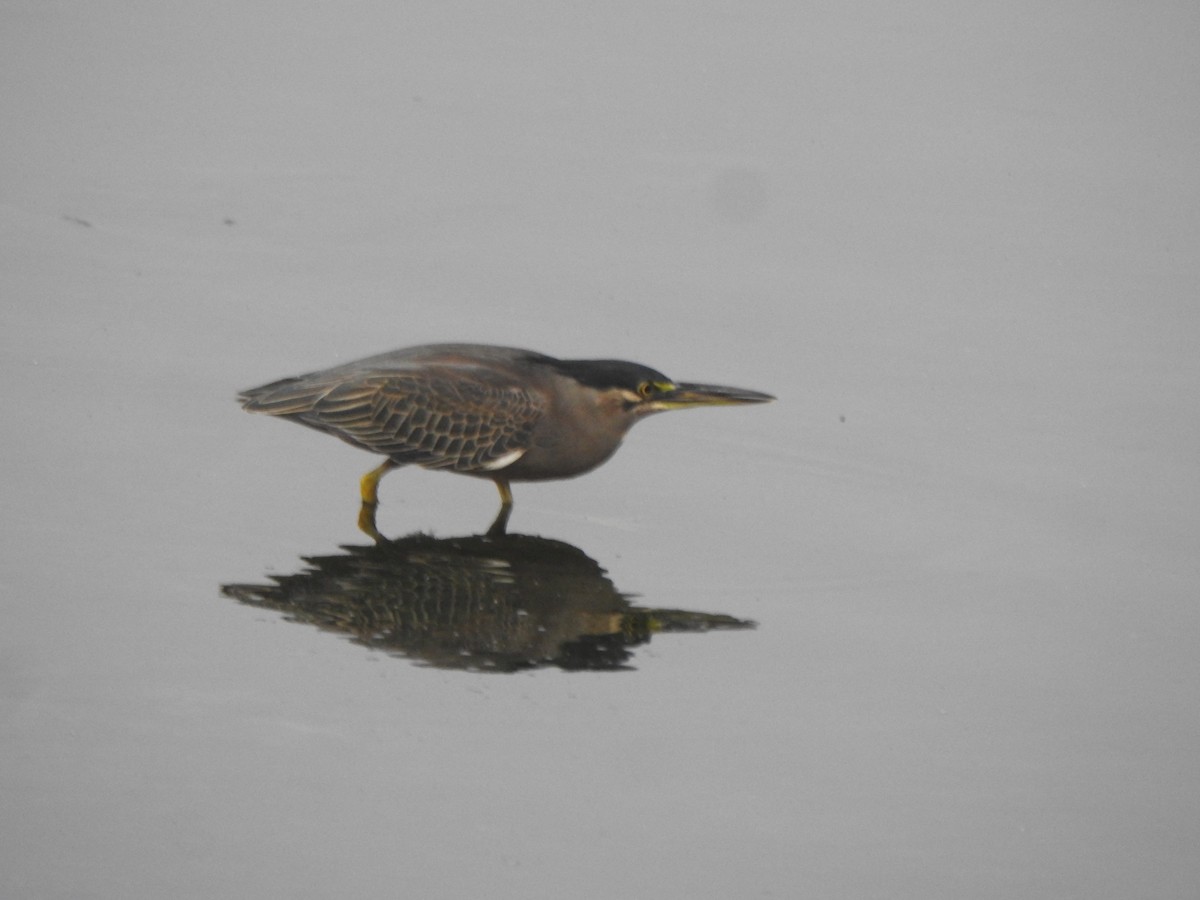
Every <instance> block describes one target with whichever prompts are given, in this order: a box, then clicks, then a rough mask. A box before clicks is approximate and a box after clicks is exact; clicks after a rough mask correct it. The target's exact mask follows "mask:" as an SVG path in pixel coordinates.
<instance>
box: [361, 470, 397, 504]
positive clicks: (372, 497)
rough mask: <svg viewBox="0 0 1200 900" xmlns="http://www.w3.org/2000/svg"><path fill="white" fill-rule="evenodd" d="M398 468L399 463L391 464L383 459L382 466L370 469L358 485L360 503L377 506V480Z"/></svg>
mask: <svg viewBox="0 0 1200 900" xmlns="http://www.w3.org/2000/svg"><path fill="white" fill-rule="evenodd" d="M398 468H400V463H395V462H392V461H391V460H390V459H385V460H384V461H383V464H382V465H380V466H379V467H378V468H375V469H372V470H371V471H370V472H368V473H367V474H366V475H364V476H363V477H362V481H360V482H359V483H358V486H359V488H360V489H361V490H362V502H363V503H370V504H372V505H373V506H378V505H379V479H380V478H382V477H383V476H384V475H386V474H387V473H388V472H390V471H392V469H398Z"/></svg>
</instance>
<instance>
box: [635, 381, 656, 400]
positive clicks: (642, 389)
mask: <svg viewBox="0 0 1200 900" xmlns="http://www.w3.org/2000/svg"><path fill="white" fill-rule="evenodd" d="M654 391H655V387H654V382H652V381H643V382H642V383H641V384H639V385H638V393H639V394H641V395H642V396H643V397H649V396H650V395H651V394H653V393H654Z"/></svg>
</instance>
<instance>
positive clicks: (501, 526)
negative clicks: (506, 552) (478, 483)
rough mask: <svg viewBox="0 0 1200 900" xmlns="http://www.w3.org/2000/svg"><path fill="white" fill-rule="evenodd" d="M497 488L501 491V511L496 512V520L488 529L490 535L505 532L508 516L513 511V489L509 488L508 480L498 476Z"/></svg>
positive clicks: (496, 535)
mask: <svg viewBox="0 0 1200 900" xmlns="http://www.w3.org/2000/svg"><path fill="white" fill-rule="evenodd" d="M496 488H497V489H498V490H499V491H500V512H498V513H497V514H496V521H494V522H493V523H492V527H491V528H489V529H488V530H487V536H488V537H499V536H500V535H502V534H504V532H505V530H506V529H507V528H508V517H509V515H510V514H511V513H512V491H510V490H509V489H508V482H507V481H504V480H502V479H500V478H497V479H496Z"/></svg>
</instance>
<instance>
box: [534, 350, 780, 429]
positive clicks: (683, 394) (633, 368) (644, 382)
mask: <svg viewBox="0 0 1200 900" xmlns="http://www.w3.org/2000/svg"><path fill="white" fill-rule="evenodd" d="M554 368H555V369H557V370H558V372H559V374H561V375H564V376H566V377H568V378H571V379H573V380H574V381H576V382H577V383H579V384H580V385H582V386H583V387H586V388H590V389H591V390H594V391H597V392H599V393H600V394H601V395H603V396H604V397H605V398H606V399H610V400H612V401H616V402H618V403H619V404H620V406H621V407H622V409H623V410H624V411H625V412H626V413H628V414H631V415H635V416H636V415H645V414H648V413H654V412H663V411H665V410H669V409H692V408H693V407H698V406H740V405H743V404H748V403H768V402H770V401H771V400H774V399H775V398H774V397H773V396H771V395H770V394H764V393H761V392H760V391H750V390H745V389H744V388H734V387H725V386H723V385H716V384H692V383H688V382H675V381H672V380H671V379H670V378H668V377H667V376H666V375H664V374H663V373H662V372H659V371H657V370H656V369H651V368H650V367H649V366H643V365H639V364H638V363H631V362H624V361H623V360H618V359H575V360H556V361H555V362H554Z"/></svg>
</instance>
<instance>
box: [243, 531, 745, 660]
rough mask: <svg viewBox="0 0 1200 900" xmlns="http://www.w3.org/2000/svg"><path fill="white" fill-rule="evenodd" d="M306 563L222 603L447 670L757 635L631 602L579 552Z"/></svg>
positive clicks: (445, 548)
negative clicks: (693, 636) (723, 633)
mask: <svg viewBox="0 0 1200 900" xmlns="http://www.w3.org/2000/svg"><path fill="white" fill-rule="evenodd" d="M341 549H342V550H343V551H344V552H343V553H339V554H336V555H332V556H314V557H304V558H303V559H304V562H305V563H306V564H307V565H306V567H305V568H304V569H303V570H302V571H300V572H297V573H296V574H294V575H272V576H269V577H270V579H271V581H272V582H273V583H272V584H261V585H256V584H228V585H224V586H223V587H222V588H221V591H222V593H223V594H225V595H226V596H228V597H232V598H234V599H236V600H238V601H240V602H242V603H246V604H249V605H251V606H258V607H262V608H264V609H274V610H279V611H280V612H283V613H285V614H286V617H287V618H288V619H290V620H292V621H294V622H306V623H309V624H312V625H316V626H318V627H320V628H324V629H326V630H329V631H336V632H342V633H344V634H347V635H349V636H350V637H351V639H352V640H354V641H356V642H357V643H360V644H363V645H365V646H368V647H371V648H374V649H378V650H383V651H386V652H391V653H397V654H401V655H403V656H406V657H409V658H410V659H413V660H416V661H418V662H421V663H423V664H425V665H430V666H436V667H438V668H446V669H469V670H477V671H492V672H515V671H518V670H521V669H531V668H540V667H548V666H558V667H560V668H563V669H568V670H585V669H592V670H606V669H625V668H629V665H628V663H629V660H630V658H631V657H632V648H634V647H636V646H638V645H639V644H644V643H647V642H648V641H649V640H650V637H651V635H653V634H654V633H655V632H668V631H709V630H712V629H718V628H724V629H731V628H753V627H754V623H753V622H751V621H747V620H743V619H735V618H733V617H732V616H726V615H719V614H713V613H702V612H689V611H685V610H676V609H648V608H643V607H639V606H635V605H633V604H632V603H630V602H629V599H628V595H625V594H622V593H620V592H619V591H618V590H617V589H616V588H615V587H614V586H613V583H612V582H611V581H610V580H609V579H608V577H607V576H606V574H605V572H604V570H603V569H602V568H601V567H600V565H599V564H598V563H597V562H596V561H595V560H593V559H591V558H590V557H589V556H588V555H587V554H585V553H584V552H583V551H582V550H580V549H579V548H577V547H573V546H571V545H570V544H566V543H562V542H560V541H553V540H547V539H545V538H538V537H531V536H527V535H504V536H500V537H461V538H442V539H438V538H433V537H429V536H427V535H413V536H410V537H406V538H400V539H398V540H395V541H389V542H385V543H381V544H375V545H370V546H347V547H343V548H341Z"/></svg>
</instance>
